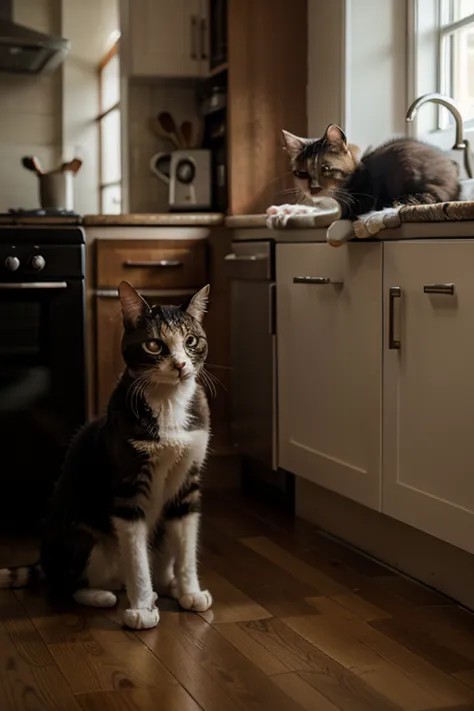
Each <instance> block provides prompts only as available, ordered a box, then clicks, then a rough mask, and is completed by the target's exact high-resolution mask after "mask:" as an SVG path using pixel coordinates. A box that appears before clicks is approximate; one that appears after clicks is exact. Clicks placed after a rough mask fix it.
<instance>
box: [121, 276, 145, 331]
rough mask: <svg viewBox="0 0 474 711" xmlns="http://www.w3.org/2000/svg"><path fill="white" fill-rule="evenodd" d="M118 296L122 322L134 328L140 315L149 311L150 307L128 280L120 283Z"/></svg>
mask: <svg viewBox="0 0 474 711" xmlns="http://www.w3.org/2000/svg"><path fill="white" fill-rule="evenodd" d="M119 297H120V303H121V305H122V314H123V320H124V323H125V324H128V325H129V326H132V327H133V328H135V327H136V326H137V324H138V321H139V319H140V316H142V315H143V314H144V313H146V312H147V311H149V310H150V307H149V306H148V304H147V302H146V301H145V299H144V298H142V297H141V296H140V294H139V293H138V291H135V289H134V288H133V286H132V285H131V284H129V283H128V281H122V282H121V283H120V286H119Z"/></svg>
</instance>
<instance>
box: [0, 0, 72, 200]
mask: <svg viewBox="0 0 474 711" xmlns="http://www.w3.org/2000/svg"><path fill="white" fill-rule="evenodd" d="M60 16H61V3H60V0H15V3H14V20H15V21H16V22H18V23H20V24H23V25H26V26H28V27H31V28H32V29H37V30H39V31H41V32H46V33H50V34H57V35H59V34H60ZM0 107H1V111H0V164H1V166H2V170H1V171H0V212H4V211H6V210H7V209H8V208H11V207H23V208H26V209H30V208H35V207H38V206H39V196H38V180H37V178H36V176H35V175H34V174H33V173H31V172H29V171H27V170H25V168H23V166H22V165H21V158H22V157H23V156H25V155H36V156H37V157H38V158H39V159H40V160H41V162H42V163H43V165H44V167H45V168H46V169H51V168H54V167H55V166H56V164H57V163H58V162H59V161H60V159H61V116H60V114H61V82H60V73H59V71H56V72H55V73H54V74H53V75H51V76H43V77H29V76H24V75H16V76H15V75H12V74H0Z"/></svg>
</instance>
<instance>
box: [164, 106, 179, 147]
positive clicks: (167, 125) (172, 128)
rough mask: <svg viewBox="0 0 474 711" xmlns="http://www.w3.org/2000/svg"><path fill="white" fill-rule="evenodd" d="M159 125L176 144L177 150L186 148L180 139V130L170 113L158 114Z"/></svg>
mask: <svg viewBox="0 0 474 711" xmlns="http://www.w3.org/2000/svg"><path fill="white" fill-rule="evenodd" d="M158 123H159V125H160V126H161V128H162V129H163V131H164V132H165V133H166V135H167V136H168V137H169V139H170V140H171V141H172V142H173V143H174V144H175V146H176V148H184V146H183V145H182V143H181V141H180V140H179V137H178V128H177V126H176V123H175V120H174V118H173V117H172V116H171V114H170V113H169V111H162V112H161V113H159V114H158Z"/></svg>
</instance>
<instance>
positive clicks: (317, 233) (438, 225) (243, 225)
mask: <svg viewBox="0 0 474 711" xmlns="http://www.w3.org/2000/svg"><path fill="white" fill-rule="evenodd" d="M256 218H260V221H259V220H257V219H256ZM265 219H266V215H234V216H232V217H228V218H227V219H226V226H227V227H229V228H232V229H234V230H235V232H234V234H233V235H232V239H233V240H234V241H236V242H241V241H255V240H274V241H275V242H326V233H327V227H319V228H317V227H301V228H297V229H296V228H294V229H268V228H267V227H266V226H265ZM456 237H457V238H461V239H462V238H464V239H468V238H471V239H474V220H449V221H448V220H446V221H445V222H404V223H403V224H402V225H401V226H400V227H397V228H395V229H385V230H382V231H381V232H380V233H379V235H378V236H377V237H374V238H373V239H372V240H370V241H374V242H384V241H393V240H409V239H450V238H456ZM366 241H367V240H353V242H366Z"/></svg>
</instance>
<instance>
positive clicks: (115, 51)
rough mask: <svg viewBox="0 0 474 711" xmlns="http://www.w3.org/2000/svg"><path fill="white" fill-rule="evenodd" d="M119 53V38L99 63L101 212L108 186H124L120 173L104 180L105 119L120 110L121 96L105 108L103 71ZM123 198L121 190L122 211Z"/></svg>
mask: <svg viewBox="0 0 474 711" xmlns="http://www.w3.org/2000/svg"><path fill="white" fill-rule="evenodd" d="M118 55H119V40H116V42H114V44H113V45H112V47H111V48H110V49H109V51H108V52H107V54H106V55H105V57H104V58H103V59H102V60H101V62H100V63H99V67H98V77H99V81H98V86H99V114H98V116H97V118H96V121H97V130H98V148H99V210H100V212H101V214H102V213H103V212H104V203H103V192H104V190H105V189H106V188H109V187H113V186H115V185H117V186H120V188H122V186H123V179H122V174H121V175H120V179H119V180H113V181H108V182H104V180H103V175H104V169H103V165H102V124H103V121H104V119H105V118H106V117H107V116H108V115H109V114H110V113H111V112H112V111H115V110H117V109H118V110H119V111H120V98H119V100H118V101H116V102H115V104H113V105H112V106H109V108H107V109H104V107H103V104H102V81H103V80H102V77H103V72H104V70H105V68H106V67H107V66H108V65H109V63H110V62H111V61H112V59H113V58H114V57H116V56H118ZM122 200H123V195H122V192H121V199H120V211H121V209H122Z"/></svg>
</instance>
